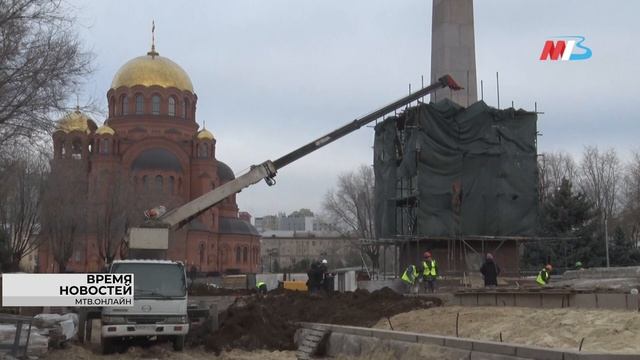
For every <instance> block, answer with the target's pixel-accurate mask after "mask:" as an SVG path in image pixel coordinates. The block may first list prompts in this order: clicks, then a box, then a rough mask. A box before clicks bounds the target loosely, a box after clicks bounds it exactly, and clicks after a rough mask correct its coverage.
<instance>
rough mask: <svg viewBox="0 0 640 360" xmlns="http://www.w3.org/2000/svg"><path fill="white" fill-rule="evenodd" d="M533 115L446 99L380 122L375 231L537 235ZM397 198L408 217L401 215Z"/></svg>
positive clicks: (376, 148) (387, 233)
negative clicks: (458, 103) (408, 210)
mask: <svg viewBox="0 0 640 360" xmlns="http://www.w3.org/2000/svg"><path fill="white" fill-rule="evenodd" d="M536 122H537V115H536V114H535V113H532V112H528V111H524V110H514V109H505V110H498V109H495V108H492V107H489V106H488V105H487V104H485V103H484V102H483V101H479V102H477V103H475V104H473V105H471V106H469V107H467V108H463V107H461V106H459V105H457V104H455V103H454V102H451V101H449V100H448V99H445V100H442V101H440V102H438V103H435V104H434V103H432V104H421V105H418V106H415V107H412V108H409V109H407V110H406V111H405V112H404V113H403V114H402V115H399V116H395V117H390V118H387V119H385V120H384V121H383V122H381V123H379V124H378V125H377V126H376V132H375V143H374V170H375V181H376V184H375V185H376V188H375V191H376V219H377V220H378V221H377V224H376V226H377V234H378V236H379V237H384V238H388V237H393V236H394V235H397V234H405V235H416V236H434V237H435V236H439V237H440V236H442V237H456V236H458V235H461V236H466V235H485V236H509V235H513V236H515V235H517V236H533V235H535V229H536V224H537V215H538V172H537V166H536ZM402 206H404V209H407V208H411V209H412V210H411V211H413V214H414V215H415V216H414V217H413V220H411V219H409V220H406V219H405V220H400V219H401V218H403V217H402V216H400V215H399V213H400V212H401V211H402V209H403V207H402Z"/></svg>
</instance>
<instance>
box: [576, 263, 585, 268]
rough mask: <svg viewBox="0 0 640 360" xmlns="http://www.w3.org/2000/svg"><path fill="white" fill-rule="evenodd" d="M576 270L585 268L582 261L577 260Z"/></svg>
mask: <svg viewBox="0 0 640 360" xmlns="http://www.w3.org/2000/svg"><path fill="white" fill-rule="evenodd" d="M576 270H584V268H583V267H582V261H576Z"/></svg>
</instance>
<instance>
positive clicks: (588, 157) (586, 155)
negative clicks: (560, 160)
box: [578, 146, 622, 219]
mask: <svg viewBox="0 0 640 360" xmlns="http://www.w3.org/2000/svg"><path fill="white" fill-rule="evenodd" d="M621 180H622V165H621V163H620V159H619V158H618V155H617V154H616V151H615V150H614V149H609V150H607V151H604V152H601V151H599V150H598V148H597V147H595V146H587V147H586V148H585V149H584V152H583V154H582V161H581V163H580V176H579V182H578V184H579V185H580V188H581V190H582V191H583V192H584V193H585V194H586V195H587V196H588V197H589V198H590V199H591V201H592V202H593V204H594V205H595V208H596V209H597V210H598V211H599V212H600V213H601V214H603V215H604V217H605V218H606V219H612V218H613V216H614V215H616V210H617V203H618V200H619V198H618V196H619V194H620V188H621Z"/></svg>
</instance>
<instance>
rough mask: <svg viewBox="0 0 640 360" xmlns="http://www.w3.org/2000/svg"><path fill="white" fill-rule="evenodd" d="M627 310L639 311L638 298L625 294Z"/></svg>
mask: <svg viewBox="0 0 640 360" xmlns="http://www.w3.org/2000/svg"><path fill="white" fill-rule="evenodd" d="M627 310H633V311H640V297H639V296H638V295H631V294H627Z"/></svg>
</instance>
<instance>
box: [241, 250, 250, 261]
mask: <svg viewBox="0 0 640 360" xmlns="http://www.w3.org/2000/svg"><path fill="white" fill-rule="evenodd" d="M247 261H249V249H247V248H246V247H244V248H242V262H243V263H245V264H246V263H247Z"/></svg>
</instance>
